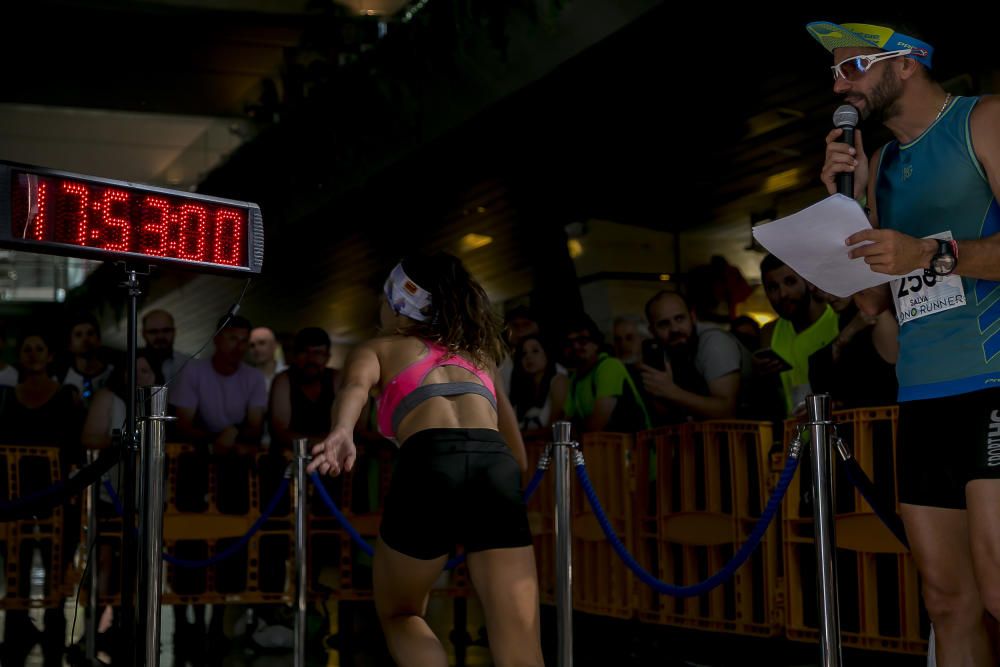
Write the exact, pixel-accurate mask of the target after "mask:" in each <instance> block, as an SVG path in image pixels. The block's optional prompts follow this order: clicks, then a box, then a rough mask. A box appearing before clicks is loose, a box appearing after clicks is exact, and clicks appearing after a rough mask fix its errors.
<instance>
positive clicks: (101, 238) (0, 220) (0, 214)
mask: <svg viewBox="0 0 1000 667" xmlns="http://www.w3.org/2000/svg"><path fill="white" fill-rule="evenodd" d="M0 247H9V248H14V249H17V250H26V251H29V252H40V253H49V254H57V255H68V256H71V257H88V258H93V259H99V260H106V261H125V262H130V263H135V264H143V265H164V266H166V265H171V266H177V267H179V268H187V269H192V270H196V271H208V272H214V273H260V269H261V265H262V264H263V261H264V225H263V221H262V219H261V215H260V208H259V207H258V206H257V205H256V204H252V203H250V202H243V201H234V200H230V199H220V198H218V197H209V196H206V195H201V194H193V193H190V192H183V191H178V190H167V189H165V188H158V187H154V186H150V185H139V184H136V183H128V182H126V181H115V180H110V179H106V178H96V177H93V176H81V175H79V174H71V173H68V172H63V171H56V170H53V169H45V168H40V167H31V166H27V165H20V164H15V163H11V162H2V161H0Z"/></svg>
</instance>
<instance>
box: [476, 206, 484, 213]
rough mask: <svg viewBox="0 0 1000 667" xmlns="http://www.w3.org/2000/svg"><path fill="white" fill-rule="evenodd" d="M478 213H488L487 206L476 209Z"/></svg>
mask: <svg viewBox="0 0 1000 667" xmlns="http://www.w3.org/2000/svg"><path fill="white" fill-rule="evenodd" d="M476 213H486V207H485V206H477V207H476Z"/></svg>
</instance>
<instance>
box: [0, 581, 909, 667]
mask: <svg viewBox="0 0 1000 667" xmlns="http://www.w3.org/2000/svg"><path fill="white" fill-rule="evenodd" d="M368 606H370V604H369V603H353V609H352V608H346V607H345V610H346V611H347V612H349V613H350V614H351V617H352V619H353V620H352V621H351V622H350V623H347V616H346V615H344V616H343V617H342V620H344V622H345V624H347V625H348V626H349V628H350V629H349V630H345V632H346V636H345V638H346V639H347V640H348V641H349V642H350V643H351V644H352V645H353V648H352V650H351V656H350V657H347V655H344V656H343V657H342V656H341V654H340V653H339V652H338V651H337V650H332V649H331V650H324V647H325V645H326V643H325V642H324V641H323V634H324V628H323V623H324V622H325V621H324V619H322V618H321V617H320V614H319V613H317V614H316V615H315V617H313V618H312V619H311V623H312V626H313V629H314V634H313V641H312V643H311V650H310V651H309V653H308V657H307V662H306V664H307V665H308V667H338V666H343V667H348V666H350V667H391V665H392V662H391V660H390V659H389V658H388V656H387V655H386V653H385V647H384V640H383V639H382V638H381V635H380V634H379V631H378V629H377V627H374V624H375V621H374V615H373V610H372V609H370V608H368ZM66 611H67V618H68V623H67V635H69V632H70V626H71V625H72V607H69V608H67V610H66ZM453 611H454V607H453V606H452V601H451V600H448V599H446V598H439V599H432V606H431V608H430V610H429V616H430V617H431V618H432V619H433V625H434V626H435V631H436V632H437V633H438V635H439V636H440V637H442V638H443V639H444V641H443V644H444V646H445V647H446V648H447V650H449V653H450V655H451V657H452V661H451V662H452V664H453V665H454V664H458V663H459V661H458V660H456V656H455V650H454V647H453V645H452V644H451V642H450V641H449V636H450V628H451V624H452V619H453V618H454V615H453ZM328 612H329V615H330V624H331V626H333V627H334V628H335V627H336V623H337V620H338V619H337V605H336V604H329V605H328ZM237 615H238V614H232V613H230V614H229V616H230V617H234V616H237ZM468 615H469V619H470V620H469V623H468V626H467V627H468V628H469V629H470V632H471V634H472V635H473V637H471V639H477V638H478V635H479V632H478V628H479V627H480V626H481V618H482V617H481V614H480V612H479V610H478V609H477V608H476V606H475V604H474V602H473V604H472V605H470V608H469V609H468ZM40 620H41V619H40V618H39V622H40ZM542 621H543V628H542V634H543V646H544V648H545V652H546V663H547V664H549V665H555V664H556V660H555V654H554V651H555V619H554V613H553V610H552V609H551V608H550V607H543V618H542ZM2 623H3V613H2V611H0V626H2ZM162 623H163V633H162V635H161V636H162V637H163V639H164V642H163V643H162V644H161V649H162V650H161V655H160V665H162V667H183V666H182V665H179V664H176V663H175V660H174V655H173V646H172V641H171V640H172V635H173V626H174V623H173V610H172V608H170V607H164V613H163V621H162ZM82 635H83V613H82V610H81V613H80V614H79V616H78V618H77V627H76V631H75V638H76V639H77V640H79V639H80V638H81V637H82ZM574 638H575V641H574V645H575V660H574V662H575V664H576V665H577V666H578V667H589V666H591V665H593V666H597V665H600V666H601V667H605V666H608V665H611V666H614V667H619V666H621V667H640V666H645V665H655V666H656V667H695V666H698V667H737V666H740V667H742V666H743V665H747V664H767V665H769V666H771V667H800V666H801V667H804V666H805V665H815V664H817V663H818V662H819V655H818V649H817V648H816V646H815V645H809V644H800V643H797V642H790V641H787V640H784V639H780V638H779V639H757V638H750V637H739V636H733V635H721V634H713V633H707V632H698V631H684V630H679V629H671V628H662V627H652V626H648V625H641V624H639V623H636V622H629V621H617V620H612V619H607V618H602V617H595V616H588V615H582V614H581V615H577V616H576V617H575V618H574ZM330 643H332V644H333V645H334V646H336V644H337V640H336V638H335V639H333V640H332V642H330ZM216 647H217V646H216ZM748 656H753V659H752V660H748ZM42 664H43V663H42V657H41V652H40V649H38V648H36V650H35V652H34V653H33V654H32V656H30V657H29V660H28V661H27V662H26V665H30V666H32V667H36V666H37V667H41V666H42ZM64 664H66V665H70V663H69V662H65V663H64ZM207 664H210V665H219V666H221V667H241V666H245V667H279V666H284V665H288V666H291V665H293V656H292V652H291V650H288V649H286V650H281V649H270V650H261V649H259V648H254V647H252V645H251V644H250V642H249V641H247V640H246V639H242V640H241V639H237V640H230V641H229V643H228V645H227V646H226V647H225V648H224V649H223V650H222V651H219V655H217V656H216V657H213V658H211V659H210V660H209V661H208V662H207ZM461 664H464V665H467V666H468V667H481V666H482V667H485V666H488V665H492V664H493V663H492V661H491V660H490V657H489V652H488V650H487V649H486V648H485V647H483V646H469V647H467V649H466V651H465V655H464V659H463V660H462V661H461ZM844 664H846V665H852V667H853V666H855V665H877V666H878V667H924V665H926V661H925V659H923V658H920V657H917V656H899V655H894V654H890V653H869V652H851V651H845V653H844ZM2 667H8V665H6V664H5V665H3V666H2Z"/></svg>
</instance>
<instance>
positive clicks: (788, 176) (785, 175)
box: [761, 167, 802, 195]
mask: <svg viewBox="0 0 1000 667" xmlns="http://www.w3.org/2000/svg"><path fill="white" fill-rule="evenodd" d="M801 180H802V167H794V168H792V169H786V170H785V171H782V172H779V173H777V174H771V175H770V176H768V177H767V180H765V181H764V185H763V187H761V194H765V195H769V194H771V193H774V192H780V191H781V190H787V189H789V188H794V187H795V186H796V185H798V184H799V181H801Z"/></svg>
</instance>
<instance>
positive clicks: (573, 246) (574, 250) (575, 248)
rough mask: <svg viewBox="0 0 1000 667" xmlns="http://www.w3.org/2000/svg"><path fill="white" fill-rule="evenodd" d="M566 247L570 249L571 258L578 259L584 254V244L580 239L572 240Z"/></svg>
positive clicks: (567, 242)
mask: <svg viewBox="0 0 1000 667" xmlns="http://www.w3.org/2000/svg"><path fill="white" fill-rule="evenodd" d="M566 247H567V248H569V256H570V257H572V258H573V259H576V258H577V257H579V256H580V255H582V254H583V244H582V243H580V239H570V240H569V241H566Z"/></svg>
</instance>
